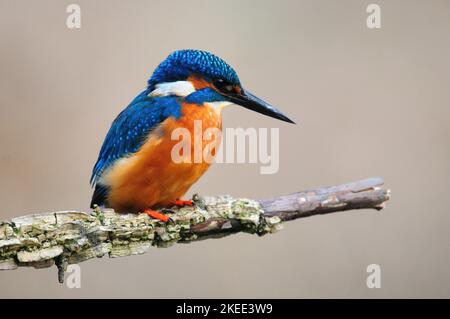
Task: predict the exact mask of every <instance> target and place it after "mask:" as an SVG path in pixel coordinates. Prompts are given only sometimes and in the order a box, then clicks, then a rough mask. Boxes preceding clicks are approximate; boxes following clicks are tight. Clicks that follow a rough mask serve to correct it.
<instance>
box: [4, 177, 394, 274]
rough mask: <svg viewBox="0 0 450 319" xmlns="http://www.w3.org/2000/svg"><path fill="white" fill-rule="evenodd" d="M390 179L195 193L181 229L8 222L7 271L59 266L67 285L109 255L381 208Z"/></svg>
mask: <svg viewBox="0 0 450 319" xmlns="http://www.w3.org/2000/svg"><path fill="white" fill-rule="evenodd" d="M382 185H383V180H382V179H379V178H371V179H366V180H361V181H358V182H354V183H349V184H343V185H338V186H331V187H323V188H317V189H312V190H308V191H304V192H299V193H294V194H291V195H285V196H280V197H276V198H273V199H265V200H260V201H256V200H250V199H242V198H233V197H231V196H215V197H200V196H198V195H194V198H193V199H194V202H195V205H194V206H193V207H182V208H174V211H175V212H176V213H175V214H173V215H171V217H172V219H173V223H171V222H169V223H163V222H160V221H158V220H155V219H151V218H150V217H148V216H147V215H146V214H116V213H114V212H113V211H112V210H109V209H100V208H96V209H94V210H93V211H92V212H90V213H84V212H71V211H65V212H54V213H43V214H33V215H27V216H22V217H17V218H13V219H12V220H11V221H6V222H2V223H0V270H12V269H16V268H18V267H24V266H25V267H28V266H31V267H35V268H46V267H50V266H53V265H55V264H56V266H57V267H58V279H59V281H60V282H63V281H64V272H65V270H66V268H67V265H69V264H74V263H80V262H83V261H85V260H88V259H91V258H94V257H102V256H104V255H105V254H109V257H123V256H129V255H135V254H143V253H145V252H146V251H147V250H148V249H149V248H150V247H151V246H157V247H169V246H171V245H173V244H175V243H177V242H184V243H189V242H192V241H196V240H202V239H207V238H219V237H223V236H227V235H230V234H233V233H236V232H241V231H242V232H246V233H251V234H258V235H260V236H261V235H264V234H267V233H273V232H275V231H277V230H279V229H281V227H282V222H284V221H290V220H294V219H297V218H303V217H308V216H313V215H319V214H328V213H333V212H338V211H346V210H350V209H361V208H374V209H377V210H380V209H382V208H383V207H384V202H385V201H387V200H388V199H389V197H390V191H389V190H386V189H382V188H381V186H382Z"/></svg>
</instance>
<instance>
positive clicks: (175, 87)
mask: <svg viewBox="0 0 450 319" xmlns="http://www.w3.org/2000/svg"><path fill="white" fill-rule="evenodd" d="M193 92H195V87H194V85H193V84H192V83H191V82H190V81H176V82H165V83H159V84H156V85H155V89H154V90H153V91H151V92H150V93H149V94H148V96H168V95H177V96H188V95H189V94H191V93H193Z"/></svg>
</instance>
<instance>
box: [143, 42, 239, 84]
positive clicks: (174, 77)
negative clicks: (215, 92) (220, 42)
mask: <svg viewBox="0 0 450 319" xmlns="http://www.w3.org/2000/svg"><path fill="white" fill-rule="evenodd" d="M193 74H197V75H200V76H202V77H207V78H209V79H210V80H214V79H223V80H226V81H227V82H228V83H230V84H232V85H238V84H239V83H240V81H239V77H238V76H237V74H236V72H235V71H234V70H233V68H232V67H231V66H229V65H228V63H226V62H225V61H224V60H222V59H221V58H219V57H218V56H215V55H214V54H212V53H209V52H206V51H201V50H179V51H175V52H173V53H172V54H170V55H169V56H168V57H167V58H166V59H165V60H164V61H163V62H161V63H160V64H159V66H158V67H157V68H156V70H155V72H154V73H153V75H152V77H151V78H150V79H149V80H148V86H149V87H150V88H153V87H154V85H155V84H157V83H162V82H174V81H184V80H186V79H187V78H188V77H189V76H191V75H193Z"/></svg>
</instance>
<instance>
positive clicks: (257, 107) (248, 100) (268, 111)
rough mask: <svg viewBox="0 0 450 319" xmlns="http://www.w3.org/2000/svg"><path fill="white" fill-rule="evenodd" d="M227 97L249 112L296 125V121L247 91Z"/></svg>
mask: <svg viewBox="0 0 450 319" xmlns="http://www.w3.org/2000/svg"><path fill="white" fill-rule="evenodd" d="M227 97H228V98H229V99H230V101H231V102H233V103H235V104H238V105H240V106H243V107H245V108H247V109H249V110H253V111H255V112H258V113H261V114H264V115H267V116H270V117H273V118H276V119H279V120H281V121H284V122H288V123H294V124H295V122H294V121H292V120H291V119H290V118H288V117H287V116H286V115H284V114H283V113H281V111H279V110H278V109H277V108H275V107H274V106H272V105H270V104H269V103H267V102H265V101H263V100H261V99H260V98H258V97H256V96H254V95H253V94H251V93H250V92H248V91H247V90H244V89H241V92H240V93H234V94H227Z"/></svg>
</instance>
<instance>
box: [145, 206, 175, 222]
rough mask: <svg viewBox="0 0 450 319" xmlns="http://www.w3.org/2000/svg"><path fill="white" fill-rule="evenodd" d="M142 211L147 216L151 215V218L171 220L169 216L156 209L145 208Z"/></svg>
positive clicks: (164, 220)
mask: <svg viewBox="0 0 450 319" xmlns="http://www.w3.org/2000/svg"><path fill="white" fill-rule="evenodd" d="M144 213H145V214H147V215H148V216H150V217H152V218H155V219H158V220H160V221H163V222H165V223H167V222H169V221H172V219H171V218H170V217H169V216H167V215H165V214H162V213H160V212H157V211H156V210H152V209H146V210H144Z"/></svg>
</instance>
